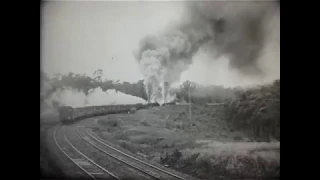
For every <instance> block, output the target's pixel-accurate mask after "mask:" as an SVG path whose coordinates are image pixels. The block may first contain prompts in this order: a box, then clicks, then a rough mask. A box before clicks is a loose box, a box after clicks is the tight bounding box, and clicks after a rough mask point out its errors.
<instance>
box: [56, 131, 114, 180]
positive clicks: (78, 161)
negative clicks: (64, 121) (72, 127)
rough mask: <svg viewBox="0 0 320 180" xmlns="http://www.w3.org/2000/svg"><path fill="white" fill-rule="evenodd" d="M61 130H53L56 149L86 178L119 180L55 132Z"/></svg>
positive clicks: (62, 135) (63, 135)
mask: <svg viewBox="0 0 320 180" xmlns="http://www.w3.org/2000/svg"><path fill="white" fill-rule="evenodd" d="M58 130H61V131H62V130H63V127H61V126H58V127H57V128H56V129H55V130H54V134H53V138H54V141H55V143H56V145H57V147H58V148H59V149H60V150H61V152H62V153H63V154H64V155H65V156H66V157H67V158H68V159H69V160H70V161H72V162H73V163H74V164H75V165H76V166H77V167H78V168H79V170H81V171H82V172H83V173H84V174H85V175H86V176H87V177H89V178H91V179H115V180H117V179H119V178H118V177H117V176H115V175H114V174H113V173H111V172H109V171H108V170H106V169H105V168H103V167H101V166H100V165H99V164H97V163H95V162H94V161H93V160H92V159H90V158H89V157H87V156H86V155H84V154H83V153H82V152H81V151H80V150H79V149H77V148H76V147H75V146H74V145H73V144H72V143H71V142H70V140H69V139H68V138H67V137H66V136H65V134H64V133H63V132H61V133H58V134H59V136H58V138H57V131H58Z"/></svg>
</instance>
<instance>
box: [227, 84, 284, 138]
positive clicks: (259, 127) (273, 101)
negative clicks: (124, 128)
mask: <svg viewBox="0 0 320 180" xmlns="http://www.w3.org/2000/svg"><path fill="white" fill-rule="evenodd" d="M226 119H227V121H228V122H230V123H231V124H232V125H233V126H234V127H235V128H237V129H240V130H242V131H244V132H246V133H247V134H248V135H250V136H251V137H253V138H254V139H255V140H261V141H266V140H267V141H270V140H271V139H272V138H275V139H277V140H280V80H277V81H275V82H273V83H272V84H270V85H266V86H260V87H258V88H252V89H247V90H240V91H238V92H237V97H236V98H235V99H234V100H233V101H231V102H230V103H229V104H228V108H227V109H226Z"/></svg>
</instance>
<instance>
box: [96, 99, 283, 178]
mask: <svg viewBox="0 0 320 180" xmlns="http://www.w3.org/2000/svg"><path fill="white" fill-rule="evenodd" d="M223 108H224V107H223V106H214V107H210V108H208V107H204V106H193V107H192V113H191V114H192V116H191V119H190V116H189V107H188V106H183V105H169V106H163V107H154V108H149V109H143V110H139V111H137V112H136V113H135V114H115V115H109V116H102V117H97V118H95V121H94V124H93V125H92V128H93V129H94V130H95V131H98V132H99V134H100V135H101V136H102V138H105V139H114V140H115V143H117V144H118V145H120V146H122V147H123V148H126V149H128V150H129V151H131V152H133V153H136V154H138V155H140V156H141V157H144V158H147V159H149V160H152V161H155V162H158V163H161V164H163V165H165V166H169V167H172V168H173V169H176V170H179V171H181V172H184V173H188V174H190V175H192V176H196V177H198V178H203V179H213V178H216V179H219V178H220V179H224V178H278V177H280V142H272V143H263V142H260V143H258V142H252V141H251V140H250V139H249V138H248V137H246V136H245V134H243V133H241V132H239V131H236V130H234V129H232V128H231V127H230V126H229V125H228V124H227V123H226V121H225V120H224V117H223Z"/></svg>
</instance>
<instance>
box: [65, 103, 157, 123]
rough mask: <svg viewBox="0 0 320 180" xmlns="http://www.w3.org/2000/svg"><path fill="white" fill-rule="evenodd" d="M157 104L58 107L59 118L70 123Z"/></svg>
mask: <svg viewBox="0 0 320 180" xmlns="http://www.w3.org/2000/svg"><path fill="white" fill-rule="evenodd" d="M154 106H159V104H158V103H151V104H132V105H106V106H88V107H79V108H73V107H71V106H61V107H60V108H59V118H60V121H61V122H62V123H63V124H67V123H72V122H74V121H76V120H79V119H83V118H89V117H94V116H101V115H107V114H115V113H134V112H135V111H137V110H139V109H143V108H147V107H154Z"/></svg>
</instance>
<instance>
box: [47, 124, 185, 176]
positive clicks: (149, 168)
mask: <svg viewBox="0 0 320 180" xmlns="http://www.w3.org/2000/svg"><path fill="white" fill-rule="evenodd" d="M64 128H68V129H64ZM58 130H59V133H58V135H59V136H58V137H59V139H58V138H57V131H58ZM63 130H64V131H66V132H69V134H68V133H66V132H64V131H63ZM68 135H69V136H68ZM53 137H54V141H55V143H56V145H57V146H58V148H59V149H60V150H61V151H62V152H63V154H64V155H66V156H67V157H68V159H69V160H70V161H72V162H73V164H75V165H76V166H77V167H78V168H79V170H81V171H82V172H83V173H84V174H86V176H87V177H90V178H92V179H97V178H99V179H100V178H103V179H119V180H120V179H123V178H124V179H125V178H127V177H128V176H130V178H131V179H158V180H162V179H166V180H167V179H168V180H187V178H184V177H181V176H178V175H176V174H173V173H172V172H169V171H167V170H164V169H162V168H159V167H157V166H155V165H152V164H150V163H147V162H144V161H143V160H140V159H138V158H136V157H133V156H132V155H130V154H127V153H125V152H123V151H120V150H119V149H117V148H115V147H114V145H113V144H110V143H109V142H106V141H104V140H102V139H100V138H99V137H98V136H97V135H94V134H93V133H91V132H89V131H88V129H86V128H85V127H76V126H67V127H66V126H64V127H62V126H58V127H57V128H56V129H55V131H54V136H53ZM68 137H70V138H68ZM73 143H74V144H73ZM81 150H82V151H81ZM107 169H108V170H107ZM110 171H111V172H110ZM124 173H126V175H124ZM130 173H131V174H130ZM131 175H132V177H131ZM133 177H135V178H133ZM188 179H189V178H188Z"/></svg>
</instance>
